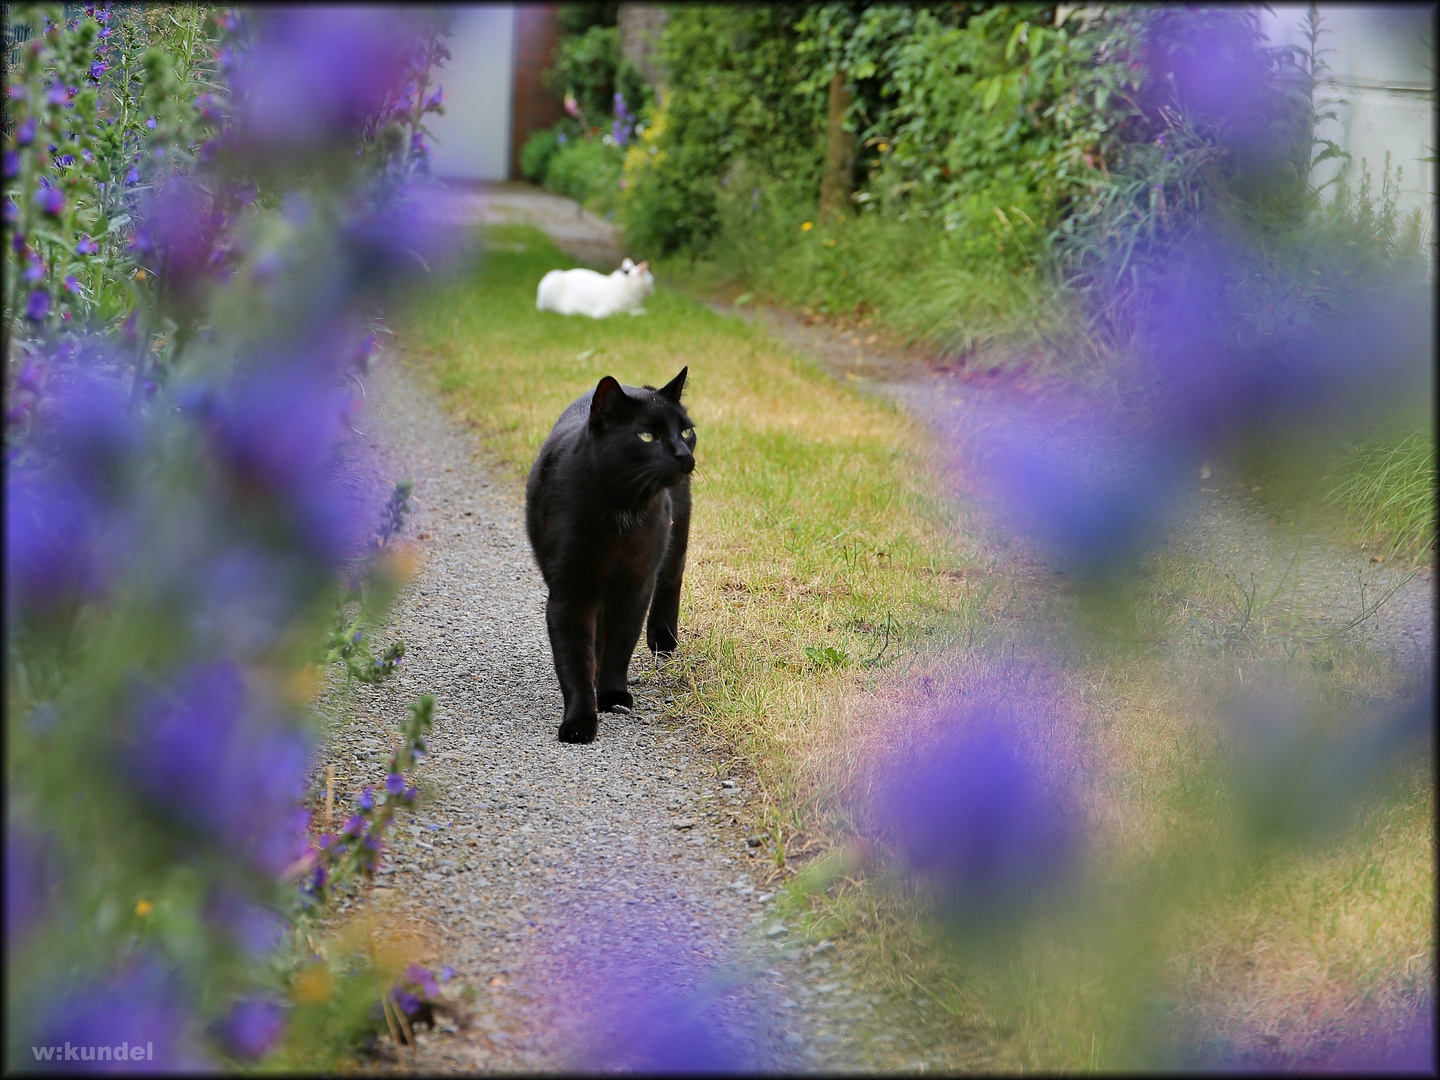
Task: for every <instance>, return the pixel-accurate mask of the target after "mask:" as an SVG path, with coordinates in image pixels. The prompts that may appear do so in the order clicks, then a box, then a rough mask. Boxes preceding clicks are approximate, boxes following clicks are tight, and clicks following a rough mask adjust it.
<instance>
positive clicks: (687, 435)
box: [680, 427, 695, 439]
mask: <svg viewBox="0 0 1440 1080" xmlns="http://www.w3.org/2000/svg"><path fill="white" fill-rule="evenodd" d="M694 437H695V429H694V428H693V427H687V428H686V429H685V430H684V431H682V432H680V438H682V439H693V438H694Z"/></svg>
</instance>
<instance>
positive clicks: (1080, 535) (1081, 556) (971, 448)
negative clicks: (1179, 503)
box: [954, 400, 1181, 573]
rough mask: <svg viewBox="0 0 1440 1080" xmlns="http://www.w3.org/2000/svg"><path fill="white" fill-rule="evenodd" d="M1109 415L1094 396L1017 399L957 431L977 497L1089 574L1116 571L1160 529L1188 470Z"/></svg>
mask: <svg viewBox="0 0 1440 1080" xmlns="http://www.w3.org/2000/svg"><path fill="white" fill-rule="evenodd" d="M1107 412H1109V410H1108V409H1106V408H1105V407H1104V406H1103V404H1101V403H1097V402H1089V401H1084V402H1082V401H1074V402H1066V401H1063V400H1045V401H1040V402H1035V401H1017V402H1015V403H1010V404H1004V405H998V406H990V407H979V408H975V409H973V410H971V411H970V412H967V415H966V419H965V422H964V424H963V425H960V424H957V425H956V426H955V428H954V430H955V431H956V432H957V435H956V441H957V442H958V443H960V445H959V446H958V447H957V451H958V456H959V458H960V460H961V462H962V472H963V473H964V474H965V475H966V476H967V479H968V480H969V483H970V487H971V489H972V494H973V495H975V496H976V497H977V498H978V499H979V500H980V501H982V502H985V503H988V504H989V505H991V506H992V507H993V508H994V509H996V510H997V511H998V513H999V515H1000V517H1001V519H1002V520H1003V521H1004V523H1005V524H1006V525H1007V526H1008V527H1010V528H1011V529H1014V530H1016V531H1017V532H1019V533H1021V534H1023V535H1025V536H1027V537H1028V538H1030V539H1031V540H1032V541H1035V542H1036V543H1038V544H1040V545H1041V547H1042V548H1043V549H1044V550H1045V552H1046V553H1047V554H1048V555H1049V556H1050V557H1052V558H1054V559H1056V560H1058V561H1059V562H1061V563H1062V564H1063V565H1065V566H1067V567H1068V568H1070V569H1073V570H1078V571H1081V572H1087V573H1093V572H1098V571H1103V570H1106V569H1109V568H1112V567H1113V566H1114V565H1115V564H1116V563H1117V562H1118V561H1119V560H1122V559H1124V558H1126V557H1128V556H1130V555H1131V554H1132V553H1133V551H1134V550H1135V549H1136V548H1137V547H1138V546H1139V545H1140V544H1142V543H1143V542H1144V541H1146V540H1147V539H1149V538H1150V537H1151V536H1152V535H1153V533H1154V531H1155V529H1156V528H1157V527H1158V526H1159V525H1160V524H1161V523H1162V522H1163V520H1164V516H1165V513H1166V511H1167V510H1168V509H1169V505H1170V502H1171V500H1172V498H1173V495H1174V493H1175V491H1176V489H1177V485H1178V480H1179V476H1180V472H1179V468H1180V461H1181V459H1180V457H1179V456H1178V451H1176V450H1175V449H1174V448H1167V447H1165V446H1160V445H1156V444H1155V443H1153V442H1152V441H1150V440H1147V439H1144V438H1142V437H1141V436H1140V435H1139V434H1131V435H1128V436H1127V435H1126V434H1125V433H1124V431H1125V429H1124V425H1122V424H1121V423H1120V422H1119V420H1118V419H1117V418H1115V417H1113V416H1108V415H1107ZM961 432H963V435H962V434H959V433H961Z"/></svg>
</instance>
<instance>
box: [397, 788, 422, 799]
mask: <svg viewBox="0 0 1440 1080" xmlns="http://www.w3.org/2000/svg"><path fill="white" fill-rule="evenodd" d="M418 794H420V789H419V788H417V787H415V786H414V785H413V784H412V785H411V786H410V787H407V788H406V789H405V790H404V791H403V792H401V794H400V798H401V799H403V800H404V801H405V802H407V803H413V802H414V801H415V796H416V795H418Z"/></svg>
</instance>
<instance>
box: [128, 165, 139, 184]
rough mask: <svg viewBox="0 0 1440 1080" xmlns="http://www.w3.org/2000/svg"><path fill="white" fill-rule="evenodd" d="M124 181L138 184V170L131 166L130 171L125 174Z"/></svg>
mask: <svg viewBox="0 0 1440 1080" xmlns="http://www.w3.org/2000/svg"><path fill="white" fill-rule="evenodd" d="M125 182H126V183H127V184H138V183H139V182H140V170H139V169H136V168H135V167H133V166H132V167H131V169H130V171H129V172H127V173H126V174H125Z"/></svg>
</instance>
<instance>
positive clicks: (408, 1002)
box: [394, 990, 420, 1016]
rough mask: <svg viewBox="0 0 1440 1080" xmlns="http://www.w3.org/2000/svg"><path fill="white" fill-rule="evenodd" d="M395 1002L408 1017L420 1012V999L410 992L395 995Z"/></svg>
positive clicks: (405, 991)
mask: <svg viewBox="0 0 1440 1080" xmlns="http://www.w3.org/2000/svg"><path fill="white" fill-rule="evenodd" d="M394 1001H395V1002H396V1003H397V1004H398V1005H399V1006H400V1008H401V1009H402V1010H403V1011H404V1013H405V1015H406V1016H414V1015H415V1014H416V1013H417V1012H419V1011H420V999H419V998H418V997H416V996H415V995H414V994H412V993H410V992H409V991H408V990H404V991H401V992H400V993H399V994H397V995H395V997H394Z"/></svg>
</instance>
